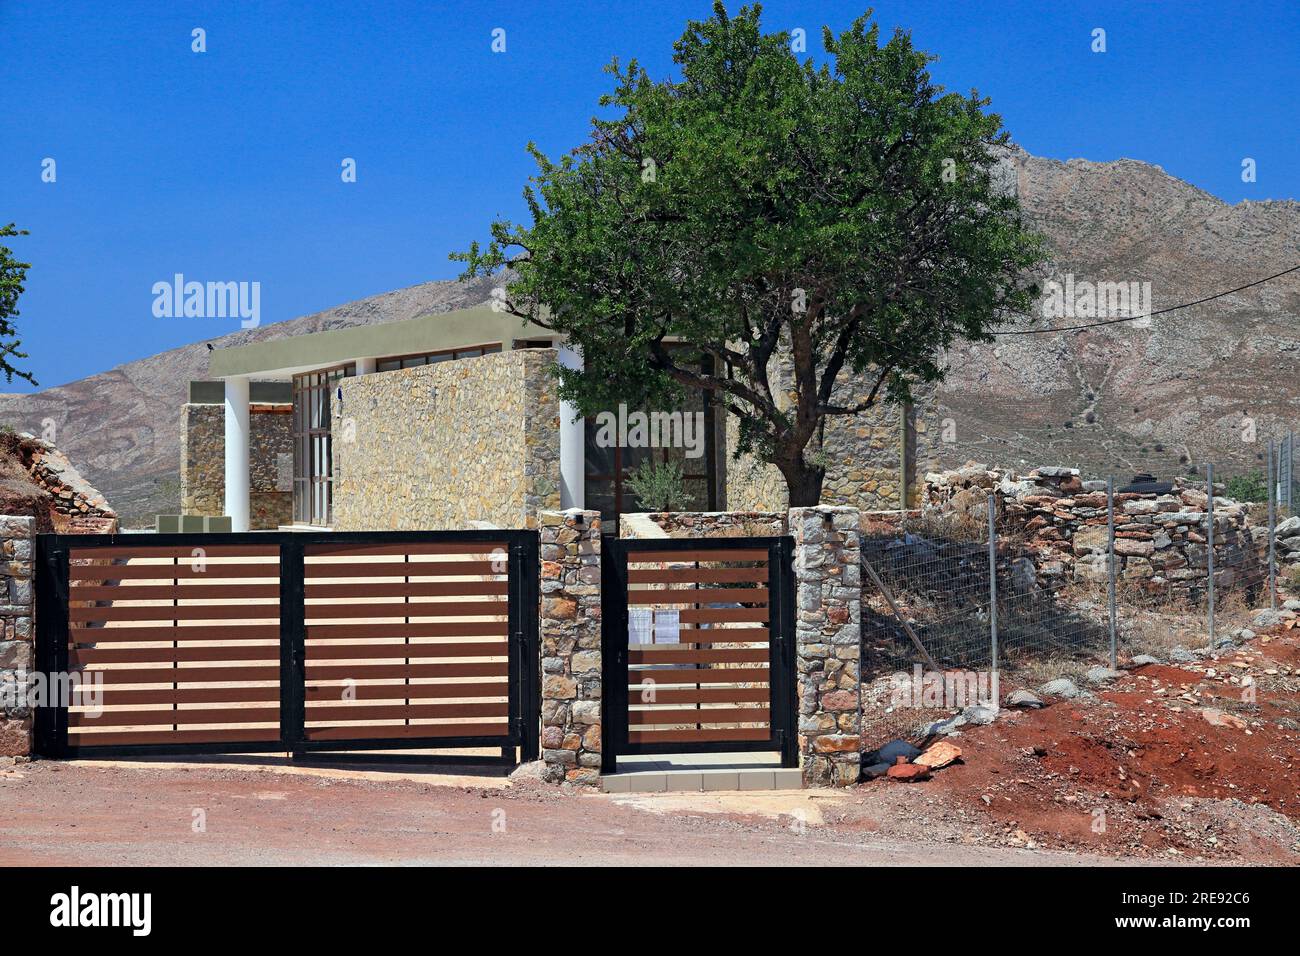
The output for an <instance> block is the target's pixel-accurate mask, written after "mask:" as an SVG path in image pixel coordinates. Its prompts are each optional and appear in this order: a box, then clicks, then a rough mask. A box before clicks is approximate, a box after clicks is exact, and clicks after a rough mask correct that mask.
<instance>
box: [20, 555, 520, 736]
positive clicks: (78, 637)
mask: <svg viewBox="0 0 1300 956" xmlns="http://www.w3.org/2000/svg"><path fill="white" fill-rule="evenodd" d="M537 567H538V564H537V536H536V533H535V532H530V531H483V532H479V531H465V532H383V533H370V532H355V533H331V532H320V533H316V532H307V533H292V532H286V533H250V534H159V535H67V536H64V535H40V536H38V539H37V562H36V573H37V578H36V584H37V602H38V603H37V618H36V622H37V655H38V670H40V671H41V672H43V673H45V674H47V675H49V674H69V673H70V674H71V675H73V677H74V678H76V681H75V683H76V685H77V686H76V690H75V691H74V693H73V696H72V698H71V699H70V700H68V699H64V700H62V701H58V700H47V701H46V702H45V703H46V704H47V706H42V707H40V708H39V709H38V710H37V728H36V729H37V733H36V745H37V748H38V751H39V752H40V753H43V754H46V755H49V756H56V757H77V756H108V755H121V756H126V755H145V754H179V753H189V754H193V753H250V752H261V751H285V752H290V753H302V752H306V751H323V750H391V749H411V748H423V749H439V750H441V749H456V748H468V747H475V748H478V747H492V748H497V747H499V748H501V753H502V756H503V757H509V758H513V757H514V754H515V748H516V747H518V748H519V749H520V751H521V758H522V759H524V760H531V759H535V758H536V756H537V748H538V725H539V719H538V705H537V700H538V696H539V695H538V692H537V690H536V688H537V687H538V681H539V677H538V674H537V661H538V653H537V646H538V645H537V613H536V606H537Z"/></svg>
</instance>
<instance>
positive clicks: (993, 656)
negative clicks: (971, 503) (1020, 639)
mask: <svg viewBox="0 0 1300 956" xmlns="http://www.w3.org/2000/svg"><path fill="white" fill-rule="evenodd" d="M989 640H990V642H991V643H990V648H991V651H990V660H991V666H990V671H991V680H990V686H991V687H992V689H993V703H994V704H995V705H996V704H997V703H998V702H999V701H1001V699H1002V697H1001V693H1000V691H999V689H998V684H999V674H998V529H997V502H996V500H995V496H993V495H989Z"/></svg>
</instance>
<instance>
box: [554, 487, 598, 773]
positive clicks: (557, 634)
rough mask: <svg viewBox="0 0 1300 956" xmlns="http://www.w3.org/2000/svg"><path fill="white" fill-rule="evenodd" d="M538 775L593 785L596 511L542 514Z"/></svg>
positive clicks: (595, 743) (595, 753)
mask: <svg viewBox="0 0 1300 956" xmlns="http://www.w3.org/2000/svg"><path fill="white" fill-rule="evenodd" d="M539 518H540V523H541V561H542V571H541V625H540V630H541V643H542V762H543V771H542V777H543V779H544V780H546V781H548V782H550V783H565V782H567V783H575V784H591V785H595V784H596V783H598V782H599V780H600V760H601V740H600V734H601V715H600V702H601V649H600V621H601V618H600V512H599V511H580V510H578V509H576V508H575V509H572V510H569V511H563V512H558V511H543V512H542V513H541V514H540V516H539Z"/></svg>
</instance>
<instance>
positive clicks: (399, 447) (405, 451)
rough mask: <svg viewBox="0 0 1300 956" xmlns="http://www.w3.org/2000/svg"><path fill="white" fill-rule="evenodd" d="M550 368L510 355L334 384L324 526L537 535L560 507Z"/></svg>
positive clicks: (542, 356)
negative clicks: (486, 527)
mask: <svg viewBox="0 0 1300 956" xmlns="http://www.w3.org/2000/svg"><path fill="white" fill-rule="evenodd" d="M555 360H556V352H555V350H554V349H520V350H516V351H510V352H500V353H496V354H493V355H485V356H483V357H481V358H473V359H462V360H460V361H457V362H441V363H438V364H435V365H423V366H419V367H417V368H410V369H401V370H398V371H392V372H378V373H375V374H371V375H362V376H358V377H356V378H348V379H344V380H343V381H342V382H341V383H340V388H341V390H342V395H343V399H342V401H341V402H340V401H335V402H334V403H333V421H332V428H333V439H334V440H333V448H334V529H335V530H336V531H369V530H375V529H384V530H402V529H444V528H453V529H454V528H464V527H466V526H467V525H468V522H470V521H475V520H478V521H490V522H492V523H493V524H496V525H498V526H499V527H502V528H535V527H537V516H538V513H539V512H541V511H543V510H547V509H551V510H554V509H558V508H559V506H560V402H559V395H558V393H557V391H556V386H557V383H556V382H555V380H554V378H553V377H552V376H551V373H550V372H549V370H548V367H549V366H550V365H551V364H553V363H554V362H555Z"/></svg>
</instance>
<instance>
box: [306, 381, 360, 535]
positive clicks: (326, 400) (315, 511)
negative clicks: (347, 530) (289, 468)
mask: <svg viewBox="0 0 1300 956" xmlns="http://www.w3.org/2000/svg"><path fill="white" fill-rule="evenodd" d="M355 374H356V366H355V365H351V364H349V365H340V366H339V367H337V368H332V369H323V370H321V371H319V372H309V373H307V374H306V375H295V376H294V378H293V520H294V521H295V522H296V523H297V524H308V525H316V526H318V527H328V526H329V525H330V522H331V519H332V516H333V510H332V509H333V503H334V484H333V482H334V477H333V476H334V467H333V447H332V444H331V435H330V417H331V411H330V410H331V408H332V407H333V405H332V403H333V400H334V396H333V391H334V389H335V388H337V387H338V383H339V381H341V380H342V379H343V378H346V377H350V376H353V375H355Z"/></svg>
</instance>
